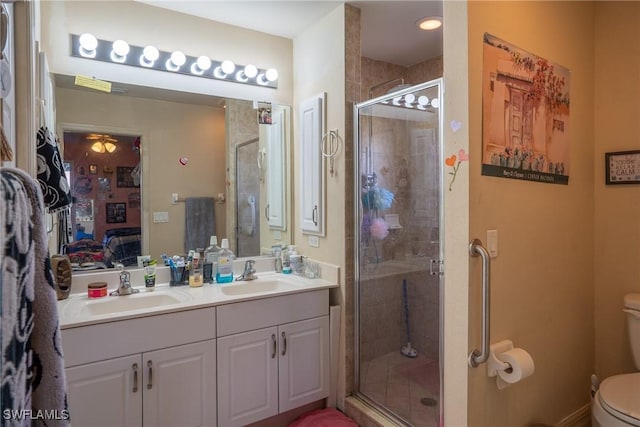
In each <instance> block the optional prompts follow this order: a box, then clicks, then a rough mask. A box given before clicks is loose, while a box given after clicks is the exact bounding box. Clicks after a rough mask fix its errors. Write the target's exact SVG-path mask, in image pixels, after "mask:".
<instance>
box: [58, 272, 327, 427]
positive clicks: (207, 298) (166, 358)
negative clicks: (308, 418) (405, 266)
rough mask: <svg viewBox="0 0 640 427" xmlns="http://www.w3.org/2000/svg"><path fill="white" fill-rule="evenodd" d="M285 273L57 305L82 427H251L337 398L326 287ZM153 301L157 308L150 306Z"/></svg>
mask: <svg viewBox="0 0 640 427" xmlns="http://www.w3.org/2000/svg"><path fill="white" fill-rule="evenodd" d="M336 286H337V284H335V283H331V282H328V281H326V280H321V279H305V278H302V277H298V276H283V275H281V274H261V275H260V277H259V278H258V279H257V280H255V281H251V282H233V283H231V284H226V285H223V286H221V285H206V286H204V287H202V288H185V287H175V288H174V287H170V286H168V285H160V286H158V287H157V289H156V290H155V291H154V292H144V291H143V292H141V293H138V294H135V295H129V296H123V297H104V298H100V299H94V300H91V299H88V298H87V297H86V296H85V295H83V294H74V295H71V296H70V297H69V299H67V300H64V301H60V302H59V314H60V321H61V332H62V343H63V350H64V356H65V368H66V369H65V371H66V375H67V383H68V392H69V406H70V415H71V420H72V422H73V423H74V425H96V424H100V425H118V426H142V425H144V426H155V425H167V426H176V425H198V426H216V425H217V426H224V427H232V426H243V425H246V424H249V423H252V422H256V421H259V420H262V419H265V418H268V417H271V416H274V415H277V414H278V413H283V412H286V411H288V410H290V409H293V408H297V407H299V406H302V405H305V404H308V403H311V402H315V401H318V400H321V399H323V398H326V397H327V396H328V395H329V288H332V287H336ZM147 301H149V302H147Z"/></svg>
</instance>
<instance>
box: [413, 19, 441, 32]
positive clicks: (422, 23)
mask: <svg viewBox="0 0 640 427" xmlns="http://www.w3.org/2000/svg"><path fill="white" fill-rule="evenodd" d="M416 24H417V25H418V28H420V29H421V30H425V31H432V30H437V29H438V28H440V27H441V26H442V18H440V17H439V16H428V17H426V18H422V19H420V20H419V21H418V22H416Z"/></svg>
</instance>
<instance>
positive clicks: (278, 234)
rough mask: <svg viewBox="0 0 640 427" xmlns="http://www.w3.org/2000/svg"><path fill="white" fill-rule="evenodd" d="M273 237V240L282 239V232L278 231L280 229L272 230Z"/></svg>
mask: <svg viewBox="0 0 640 427" xmlns="http://www.w3.org/2000/svg"><path fill="white" fill-rule="evenodd" d="M273 239H274V240H282V233H281V232H280V230H275V231H274V232H273Z"/></svg>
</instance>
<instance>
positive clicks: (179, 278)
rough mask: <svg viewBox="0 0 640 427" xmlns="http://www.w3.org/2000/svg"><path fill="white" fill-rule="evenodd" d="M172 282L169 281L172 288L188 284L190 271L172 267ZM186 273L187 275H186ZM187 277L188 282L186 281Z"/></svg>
mask: <svg viewBox="0 0 640 427" xmlns="http://www.w3.org/2000/svg"><path fill="white" fill-rule="evenodd" d="M170 271H171V280H170V281H169V285H170V286H182V285H185V284H186V281H187V280H188V277H189V276H188V270H186V269H185V267H171V268H170ZM185 271H186V272H187V274H185ZM185 276H186V278H187V280H185Z"/></svg>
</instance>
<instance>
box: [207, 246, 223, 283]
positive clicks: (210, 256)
mask: <svg viewBox="0 0 640 427" xmlns="http://www.w3.org/2000/svg"><path fill="white" fill-rule="evenodd" d="M218 252H220V247H219V246H218V237H217V236H211V238H210V239H209V247H208V248H207V249H205V251H204V266H203V270H204V281H205V282H207V283H213V279H214V277H215V275H216V272H217V271H218Z"/></svg>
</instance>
